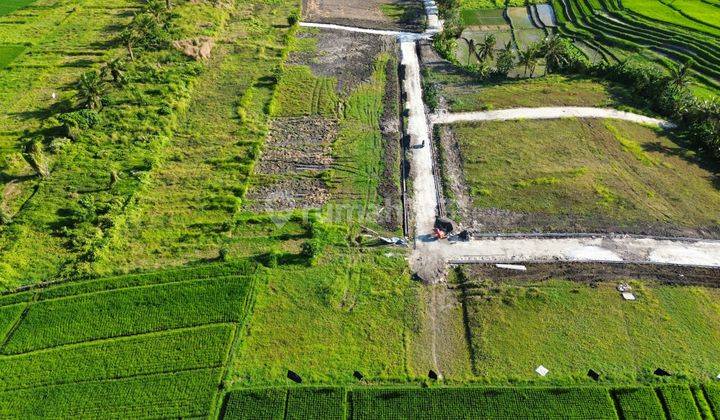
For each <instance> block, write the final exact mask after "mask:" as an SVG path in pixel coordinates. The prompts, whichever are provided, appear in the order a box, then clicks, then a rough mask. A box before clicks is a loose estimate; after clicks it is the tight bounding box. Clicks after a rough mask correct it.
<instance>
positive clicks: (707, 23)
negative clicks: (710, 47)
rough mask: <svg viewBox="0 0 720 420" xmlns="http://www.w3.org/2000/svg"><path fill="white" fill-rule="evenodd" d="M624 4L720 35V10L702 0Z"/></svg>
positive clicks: (654, 16)
mask: <svg viewBox="0 0 720 420" xmlns="http://www.w3.org/2000/svg"><path fill="white" fill-rule="evenodd" d="M622 4H623V6H625V8H627V9H628V10H631V11H633V12H635V13H638V14H640V15H643V16H646V17H649V18H652V19H656V20H659V21H662V22H667V23H671V24H674V25H678V26H684V27H686V28H690V29H695V30H699V31H702V32H707V33H710V34H713V35H716V36H717V35H720V23H718V22H720V11H719V10H718V8H717V6H713V5H711V4H708V3H705V2H703V1H702V0H679V1H678V0H675V1H662V0H650V1H644V0H626V1H623V2H622Z"/></svg>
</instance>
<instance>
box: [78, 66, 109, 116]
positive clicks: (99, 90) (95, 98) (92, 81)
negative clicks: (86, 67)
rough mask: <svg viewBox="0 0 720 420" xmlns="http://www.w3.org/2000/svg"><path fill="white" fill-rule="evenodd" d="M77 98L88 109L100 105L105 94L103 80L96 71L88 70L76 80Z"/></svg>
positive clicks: (96, 107)
mask: <svg viewBox="0 0 720 420" xmlns="http://www.w3.org/2000/svg"><path fill="white" fill-rule="evenodd" d="M76 89H77V98H78V100H79V101H80V104H81V105H82V106H83V107H85V108H88V109H99V108H101V107H102V99H103V96H104V95H105V81H104V80H103V79H102V77H100V73H98V72H97V71H89V72H87V73H85V74H83V75H82V76H80V80H78V82H77V85H76Z"/></svg>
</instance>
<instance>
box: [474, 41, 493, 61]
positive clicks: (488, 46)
mask: <svg viewBox="0 0 720 420" xmlns="http://www.w3.org/2000/svg"><path fill="white" fill-rule="evenodd" d="M495 41H496V39H495V35H493V34H490V35H488V36H486V37H485V39H483V42H482V43H481V44H480V48H478V49H477V54H478V61H484V60H485V59H486V58H489V59H491V60H492V59H493V58H495Z"/></svg>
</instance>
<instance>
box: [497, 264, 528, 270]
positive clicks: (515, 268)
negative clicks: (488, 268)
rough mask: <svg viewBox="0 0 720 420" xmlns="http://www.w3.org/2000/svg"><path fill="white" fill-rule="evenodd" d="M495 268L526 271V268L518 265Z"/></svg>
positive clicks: (502, 265) (503, 265)
mask: <svg viewBox="0 0 720 420" xmlns="http://www.w3.org/2000/svg"><path fill="white" fill-rule="evenodd" d="M495 267H497V268H504V269H506V270H516V271H527V267H526V266H524V265H519V264H495Z"/></svg>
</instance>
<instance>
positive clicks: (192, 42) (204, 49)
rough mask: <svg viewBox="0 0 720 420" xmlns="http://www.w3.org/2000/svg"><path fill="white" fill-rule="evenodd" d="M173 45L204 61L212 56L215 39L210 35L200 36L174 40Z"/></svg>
mask: <svg viewBox="0 0 720 420" xmlns="http://www.w3.org/2000/svg"><path fill="white" fill-rule="evenodd" d="M172 45H173V47H174V48H175V49H176V50H178V51H180V52H182V53H183V54H185V55H186V56H188V57H192V58H194V59H195V60H197V61H202V60H207V59H209V58H210V54H211V53H212V49H213V47H214V46H215V41H214V40H213V39H212V38H209V37H199V38H193V39H184V40H180V41H173V43H172Z"/></svg>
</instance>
